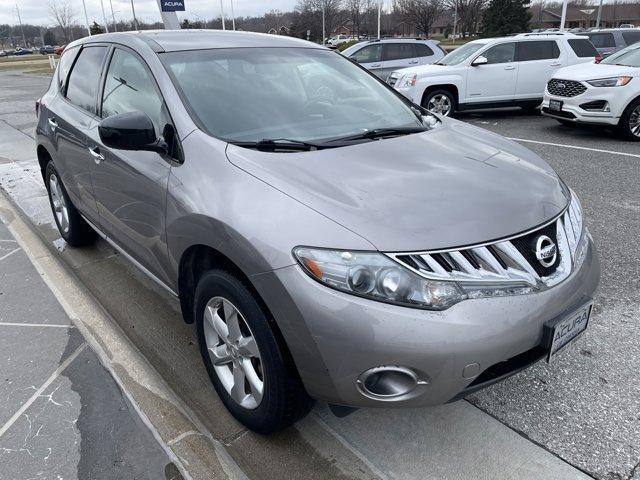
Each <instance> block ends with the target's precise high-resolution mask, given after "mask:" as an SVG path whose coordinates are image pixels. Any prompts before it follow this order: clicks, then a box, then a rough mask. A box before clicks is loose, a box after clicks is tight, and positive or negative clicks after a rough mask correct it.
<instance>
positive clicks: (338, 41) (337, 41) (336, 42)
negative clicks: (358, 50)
mask: <svg viewBox="0 0 640 480" xmlns="http://www.w3.org/2000/svg"><path fill="white" fill-rule="evenodd" d="M351 40H356V39H355V38H354V37H352V36H351V35H336V36H335V37H331V38H330V39H329V42H328V43H329V45H331V46H332V47H334V48H338V47H339V46H340V45H342V44H343V43H347V42H349V41H351Z"/></svg>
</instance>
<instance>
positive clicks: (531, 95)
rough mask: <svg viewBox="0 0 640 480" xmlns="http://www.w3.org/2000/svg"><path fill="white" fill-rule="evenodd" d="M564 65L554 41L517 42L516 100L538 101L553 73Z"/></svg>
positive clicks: (564, 55)
mask: <svg viewBox="0 0 640 480" xmlns="http://www.w3.org/2000/svg"><path fill="white" fill-rule="evenodd" d="M565 64H566V54H562V53H561V52H560V47H559V46H558V42H557V41H555V40H535V41H524V42H518V83H517V86H516V98H518V99H540V100H542V96H543V94H544V89H545V85H546V84H547V81H548V80H549V79H550V78H551V75H552V74H553V72H555V71H556V70H557V69H558V68H560V67H562V66H564V65H565Z"/></svg>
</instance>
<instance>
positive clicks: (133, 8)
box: [82, 0, 140, 30]
mask: <svg viewBox="0 0 640 480" xmlns="http://www.w3.org/2000/svg"><path fill="white" fill-rule="evenodd" d="M82 3H84V0H82ZM131 11H132V12H133V26H134V27H135V29H136V30H140V26H139V25H138V19H137V18H136V7H134V6H133V0H131ZM84 14H85V15H86V14H87V9H86V8H85V10H84ZM88 21H89V20H87V22H88Z"/></svg>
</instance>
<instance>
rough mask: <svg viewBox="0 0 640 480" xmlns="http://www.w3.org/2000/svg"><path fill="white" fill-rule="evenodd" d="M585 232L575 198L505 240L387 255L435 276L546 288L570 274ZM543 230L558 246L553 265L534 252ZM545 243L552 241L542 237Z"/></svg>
mask: <svg viewBox="0 0 640 480" xmlns="http://www.w3.org/2000/svg"><path fill="white" fill-rule="evenodd" d="M581 232H582V214H581V212H580V210H579V207H578V206H576V205H574V204H573V203H572V204H571V205H570V206H569V207H568V208H567V209H566V210H565V212H564V213H563V214H562V215H560V216H559V217H558V218H557V219H556V220H554V221H553V222H551V223H549V224H547V225H544V226H542V227H540V228H538V229H535V230H533V231H531V232H527V233H525V234H523V235H518V236H515V237H513V238H509V239H507V240H501V241H496V242H490V243H487V244H483V245H478V246H471V247H465V248H457V249H451V250H438V251H427V252H420V253H393V254H388V255H389V256H391V257H392V258H394V259H395V260H396V261H398V262H400V263H402V264H404V265H405V266H406V267H408V268H409V269H411V270H413V271H414V272H416V273H418V274H419V275H421V276H423V277H425V278H429V279H433V280H450V281H456V282H467V283H473V284H483V283H484V284H487V285H492V284H493V285H495V284H506V285H509V284H517V285H522V284H523V283H526V284H528V285H530V286H532V287H535V288H538V289H543V288H546V287H551V286H553V285H556V284H558V283H559V282H561V281H562V280H564V279H565V278H567V276H569V273H571V268H572V262H573V259H574V257H575V253H576V249H577V246H578V241H579V239H580V234H581ZM542 236H546V237H548V238H549V239H550V240H551V242H553V244H554V245H555V246H556V258H555V260H554V262H553V263H552V264H551V265H549V266H545V265H544V264H543V262H542V261H540V260H538V258H537V256H536V251H537V246H538V245H537V244H538V241H539V239H540V238H541V237H542ZM542 245H548V243H547V242H545V241H543V242H542ZM547 260H548V259H547Z"/></svg>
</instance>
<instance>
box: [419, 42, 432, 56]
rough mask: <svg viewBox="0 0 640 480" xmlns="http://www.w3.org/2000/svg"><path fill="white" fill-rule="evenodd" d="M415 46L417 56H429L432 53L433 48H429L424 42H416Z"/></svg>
mask: <svg viewBox="0 0 640 480" xmlns="http://www.w3.org/2000/svg"><path fill="white" fill-rule="evenodd" d="M415 47H416V52H417V54H418V57H430V56H431V55H433V50H431V49H430V48H429V47H428V46H426V45H425V44H424V43H416V45H415Z"/></svg>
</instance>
